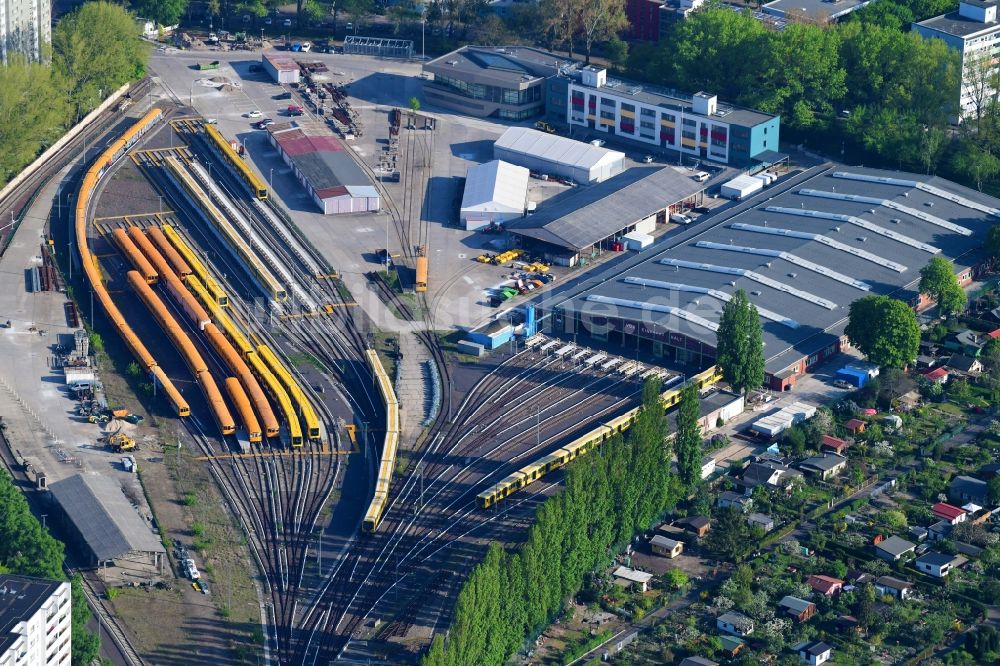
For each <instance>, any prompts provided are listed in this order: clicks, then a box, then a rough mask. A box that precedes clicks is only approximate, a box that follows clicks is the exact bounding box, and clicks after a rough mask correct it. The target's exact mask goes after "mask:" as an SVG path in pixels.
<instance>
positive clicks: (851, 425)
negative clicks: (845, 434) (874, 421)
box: [844, 419, 865, 435]
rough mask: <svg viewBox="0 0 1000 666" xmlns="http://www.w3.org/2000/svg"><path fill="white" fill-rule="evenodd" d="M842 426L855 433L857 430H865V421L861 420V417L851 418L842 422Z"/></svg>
mask: <svg viewBox="0 0 1000 666" xmlns="http://www.w3.org/2000/svg"><path fill="white" fill-rule="evenodd" d="M844 427H845V428H847V429H848V430H849V431H850V432H852V433H854V434H855V435H857V434H858V433H859V432H864V431H865V422H864V421H862V420H861V419H851V420H850V421H848V422H847V423H845V424H844Z"/></svg>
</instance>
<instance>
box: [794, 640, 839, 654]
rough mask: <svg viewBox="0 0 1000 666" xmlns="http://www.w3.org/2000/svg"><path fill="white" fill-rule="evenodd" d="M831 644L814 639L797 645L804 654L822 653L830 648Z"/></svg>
mask: <svg viewBox="0 0 1000 666" xmlns="http://www.w3.org/2000/svg"><path fill="white" fill-rule="evenodd" d="M832 649H833V646H832V645H827V644H826V643H824V642H823V641H814V642H812V643H806V644H805V645H803V646H801V647H799V651H800V652H805V653H806V654H811V655H818V654H823V653H824V652H826V651H827V650H832Z"/></svg>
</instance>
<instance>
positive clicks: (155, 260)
mask: <svg viewBox="0 0 1000 666" xmlns="http://www.w3.org/2000/svg"><path fill="white" fill-rule="evenodd" d="M128 235H129V238H130V239H131V240H132V242H133V243H135V246H136V247H137V248H139V252H141V253H142V254H143V256H145V257H146V259H148V260H149V262H150V263H151V264H152V265H153V268H154V269H155V270H156V272H157V274H158V275H159V276H160V282H162V283H164V284H166V286H167V291H168V292H170V295H171V297H173V299H174V301H176V303H177V305H179V306H180V308H181V310H183V311H184V314H186V315H187V316H188V319H189V320H190V321H191V323H192V324H194V325H195V326H197V327H198V329H199V330H200V329H203V328H205V324H208V323H209V322H210V321H211V319H209V318H208V313H207V312H205V308H203V307H201V304H199V303H198V299H196V298H195V297H194V296H192V295H191V292H189V291H188V290H187V289H186V288H185V287H184V283H183V282H181V280H180V278H178V277H177V276H176V275H174V269H173V268H172V267H171V266H170V263H169V262H168V261H167V260H166V258H164V256H163V254H161V253H160V251H159V250H158V249H156V247H155V246H154V245H153V243H152V241H150V240H149V239H148V238H146V236H145V235H144V234H143V233H142V230H141V229H140V228H139V227H129V229H128Z"/></svg>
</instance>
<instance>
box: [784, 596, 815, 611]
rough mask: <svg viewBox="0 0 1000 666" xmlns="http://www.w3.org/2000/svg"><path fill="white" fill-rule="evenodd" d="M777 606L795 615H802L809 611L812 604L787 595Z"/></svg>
mask: <svg viewBox="0 0 1000 666" xmlns="http://www.w3.org/2000/svg"><path fill="white" fill-rule="evenodd" d="M778 605H779V606H781V607H782V608H789V609H791V610H793V611H795V612H796V613H803V612H805V611H807V610H809V608H810V607H811V606H813V605H814V604H813V602H811V601H806V600H805V599H799V598H798V597H793V596H792V595H788V596H786V597H784V598H783V599H782V600H781V601H779V602H778Z"/></svg>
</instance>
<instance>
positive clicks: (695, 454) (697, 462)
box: [674, 384, 702, 489]
mask: <svg viewBox="0 0 1000 666" xmlns="http://www.w3.org/2000/svg"><path fill="white" fill-rule="evenodd" d="M699 403H700V401H699V399H698V387H697V386H695V385H694V384H691V385H689V386H686V387H684V390H683V391H681V401H680V404H679V405H678V407H677V439H676V440H675V442H674V451H675V453H676V455H677V477H678V480H679V481H680V482H681V484H682V485H683V486H684V487H685V488H687V489H691V488H693V487H694V486H695V485H696V484H697V483H698V482H699V481H700V480H701V446H702V440H701V425H700V424H699V423H698V420H699V418H700V416H701V408H700V406H699Z"/></svg>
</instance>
